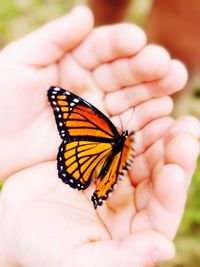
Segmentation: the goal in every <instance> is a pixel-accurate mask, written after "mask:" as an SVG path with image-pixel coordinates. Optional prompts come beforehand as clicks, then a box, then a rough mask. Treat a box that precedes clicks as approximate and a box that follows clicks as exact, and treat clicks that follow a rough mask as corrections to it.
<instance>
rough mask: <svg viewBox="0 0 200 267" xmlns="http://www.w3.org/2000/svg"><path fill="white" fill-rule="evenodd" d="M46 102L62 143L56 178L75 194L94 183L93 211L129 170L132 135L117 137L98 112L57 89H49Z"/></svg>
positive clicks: (109, 122)
mask: <svg viewBox="0 0 200 267" xmlns="http://www.w3.org/2000/svg"><path fill="white" fill-rule="evenodd" d="M48 99H49V102H50V104H51V106H52V108H53V111H54V115H55V119H56V123H57V128H58V131H59V134H60V137H61V138H62V140H63V141H62V143H61V145H60V147H59V150H58V155H57V169H58V176H59V178H61V179H62V181H63V182H64V183H66V184H68V185H70V186H71V187H73V188H75V189H78V190H84V189H86V188H87V187H88V186H89V185H90V184H91V183H92V182H94V181H97V182H98V183H97V186H96V190H95V192H94V193H93V195H92V197H91V200H92V202H93V205H94V208H95V209H96V208H97V206H100V205H102V203H103V201H104V200H106V199H107V198H108V194H109V193H110V192H112V191H113V189H114V185H115V184H116V183H117V180H119V179H120V178H121V177H122V176H123V175H124V174H125V173H126V172H127V170H128V168H129V167H130V166H131V163H132V160H133V148H132V145H133V138H134V132H131V133H130V134H128V131H124V132H123V133H122V134H121V135H120V134H119V133H118V131H117V129H116V127H115V126H114V124H113V123H112V122H111V121H110V120H109V118H108V117H106V116H105V115H104V114H103V113H102V112H101V111H99V110H98V109H97V108H95V107H94V106H93V105H91V104H90V103H88V102H87V101H85V100H84V99H82V98H81V97H79V96H77V95H75V94H73V93H71V92H69V91H66V90H64V89H62V88H60V87H54V86H52V87H50V88H49V90H48Z"/></svg>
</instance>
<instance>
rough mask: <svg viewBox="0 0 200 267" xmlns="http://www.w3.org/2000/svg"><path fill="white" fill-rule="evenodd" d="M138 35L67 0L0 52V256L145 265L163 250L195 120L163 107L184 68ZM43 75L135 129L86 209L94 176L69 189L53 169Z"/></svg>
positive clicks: (177, 207)
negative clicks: (114, 173)
mask: <svg viewBox="0 0 200 267" xmlns="http://www.w3.org/2000/svg"><path fill="white" fill-rule="evenodd" d="M145 44H146V39H145V35H144V33H143V32H142V31H141V29H139V28H138V27H136V26H133V25H129V24H119V25H115V26H107V27H101V28H98V29H94V30H92V16H91V14H90V12H89V11H88V10H87V9H85V8H77V9H75V10H74V11H73V12H71V14H69V15H68V16H66V17H63V18H61V19H58V20H57V21H54V22H52V23H50V24H48V25H46V26H45V27H43V28H41V29H39V30H38V31H36V32H34V33H32V34H31V35H29V36H27V37H25V38H23V39H21V40H19V41H17V42H15V43H13V44H11V45H9V46H7V47H6V48H5V49H4V50H3V51H2V52H1V54H0V69H1V78H0V94H1V97H0V102H1V109H2V111H3V112H1V115H0V121H1V123H0V133H1V134H0V145H1V153H0V160H1V162H2V164H1V171H0V175H1V179H6V177H8V176H11V177H10V178H9V179H7V181H6V183H5V185H4V187H3V190H2V193H1V200H2V201H1V211H2V212H1V218H0V220H1V222H2V224H1V225H2V226H3V228H2V235H3V237H2V238H1V240H2V241H3V242H2V243H1V244H0V248H1V249H0V251H1V253H2V255H1V257H0V261H1V263H2V266H4V267H7V266H16V265H20V266H26V267H29V266H30V267H32V266H33V267H34V266H37V267H40V266H41V267H42V266H49V267H51V266H52V267H53V266H58V267H60V266H70V267H73V266H77V267H78V266H84V267H85V266H105V267H106V266H109V267H112V266H115V267H117V266H123V267H124V266H151V265H152V264H154V262H156V261H160V260H164V259H167V258H170V257H171V256H172V255H173V253H174V248H173V244H172V242H171V240H172V239H173V237H174V235H175V233H176V230H177V227H178V225H179V222H180V219H181V216H182V212H183V209H184V203H185V199H186V193H187V187H188V185H189V182H190V178H191V174H192V171H193V170H194V167H195V160H196V157H197V155H198V143H197V141H196V138H198V136H199V124H198V122H197V121H196V120H195V119H193V118H190V117H185V118H182V119H179V120H177V121H173V119H171V118H170V117H168V114H170V112H171V110H172V106H173V105H172V101H171V99H170V97H169V96H167V95H170V94H172V93H174V92H176V91H178V90H180V89H181V88H182V87H183V85H184V84H185V81H186V76H187V75H186V71H185V69H184V67H183V65H182V64H181V63H180V62H178V61H176V60H170V57H169V55H168V53H167V52H166V51H165V50H164V49H162V48H160V47H158V46H155V45H148V46H145ZM12 80H13V82H12ZM51 85H58V86H61V87H63V88H66V89H68V90H71V91H73V92H75V93H77V94H78V95H80V96H81V97H83V98H85V99H87V100H89V101H90V102H91V103H92V104H94V105H95V106H97V107H98V108H99V109H101V110H102V111H104V112H105V113H107V114H108V115H110V116H112V117H111V119H112V120H113V122H114V123H115V125H116V126H117V127H119V128H120V127H122V126H121V120H122V124H123V127H127V128H128V130H129V131H131V130H134V131H135V132H136V134H135V160H134V164H133V166H132V168H131V170H130V172H129V174H128V176H127V177H124V179H123V181H122V182H121V183H119V186H118V188H117V189H116V190H115V191H114V193H113V196H112V197H111V198H110V199H108V201H107V202H106V203H105V204H104V205H103V206H102V207H100V208H98V209H97V210H94V208H93V205H92V203H91V200H90V197H91V194H92V192H93V191H94V187H95V185H91V186H90V187H89V188H88V189H87V190H85V191H84V192H79V191H76V190H73V189H72V188H70V187H69V186H66V185H64V184H63V183H62V182H61V181H60V180H59V179H58V178H57V170H56V162H55V158H56V153H57V149H58V146H59V144H60V142H61V141H60V138H59V136H58V133H57V129H56V125H55V121H54V117H53V114H52V110H51V108H50V106H49V104H48V101H47V96H46V91H47V89H48V87H49V86H51ZM132 107H135V110H134V113H133V112H132ZM119 117H120V119H119ZM5 244H6V245H5ZM5 255H6V256H5Z"/></svg>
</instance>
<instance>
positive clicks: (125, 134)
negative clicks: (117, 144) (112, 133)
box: [122, 130, 129, 138]
mask: <svg viewBox="0 0 200 267" xmlns="http://www.w3.org/2000/svg"><path fill="white" fill-rule="evenodd" d="M122 136H123V137H124V138H128V136H129V134H128V130H126V131H124V132H123V133H122Z"/></svg>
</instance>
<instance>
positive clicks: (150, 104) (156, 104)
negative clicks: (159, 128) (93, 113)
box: [111, 96, 173, 132]
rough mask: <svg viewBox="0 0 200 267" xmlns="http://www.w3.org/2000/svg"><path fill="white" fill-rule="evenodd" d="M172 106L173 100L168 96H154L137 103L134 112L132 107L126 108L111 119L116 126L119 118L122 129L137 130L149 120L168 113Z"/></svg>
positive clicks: (118, 123)
mask: <svg viewBox="0 0 200 267" xmlns="http://www.w3.org/2000/svg"><path fill="white" fill-rule="evenodd" d="M120 105H121V103H118V105H117V106H119V107H120ZM172 108H173V102H172V100H171V98H170V97H168V96H166V97H161V98H155V99H152V100H149V101H147V102H144V103H142V104H140V105H138V106H137V107H136V108H135V109H134V112H133V109H130V110H127V111H126V112H124V113H123V114H122V115H121V116H120V117H119V116H114V117H112V118H111V120H112V121H113V122H114V124H115V125H116V126H117V127H120V126H121V122H120V118H121V120H122V123H123V128H124V129H126V130H128V131H129V132H132V131H135V132H137V131H139V130H140V129H142V128H143V127H145V125H147V124H148V123H150V122H151V121H153V120H156V119H158V118H161V117H165V116H167V115H169V114H170V113H171V111H172Z"/></svg>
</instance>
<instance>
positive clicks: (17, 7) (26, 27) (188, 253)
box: [0, 0, 200, 267]
mask: <svg viewBox="0 0 200 267" xmlns="http://www.w3.org/2000/svg"><path fill="white" fill-rule="evenodd" d="M84 2H86V1H84V0H79V1H78V0H77V1H75V0H59V1H50V0H43V1H42V0H29V1H24V0H13V1H12V0H7V1H5V0H0V47H3V46H4V45H5V44H6V43H8V42H10V41H12V40H14V39H17V38H19V37H21V36H23V35H24V34H26V33H29V32H30V31H32V30H33V29H35V28H37V27H39V26H40V25H42V24H44V23H45V22H47V21H49V20H51V19H54V18H56V17H59V16H61V15H64V14H66V13H67V12H68V11H69V10H70V8H71V7H72V6H73V5H75V4H79V3H84ZM151 2H152V1H149V0H135V1H134V5H131V7H130V9H129V14H128V17H129V18H131V20H134V22H136V23H137V24H139V25H143V24H144V21H145V17H146V15H147V13H148V10H149V8H150V6H151ZM198 92H199V91H198ZM197 97H199V95H198V96H197ZM1 187H2V182H1V181H0V189H1ZM172 190H173V189H172ZM175 243H176V248H177V255H176V257H175V258H174V259H173V260H172V261H170V262H166V263H163V264H160V265H159V266H160V267H161V266H162V267H199V266H200V158H199V160H198V166H197V169H196V172H195V174H194V177H193V182H192V185H191V187H190V190H189V198H188V201H187V206H186V210H185V213H184V217H183V220H182V223H181V227H180V229H179V232H178V234H177V237H176V240H175Z"/></svg>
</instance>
